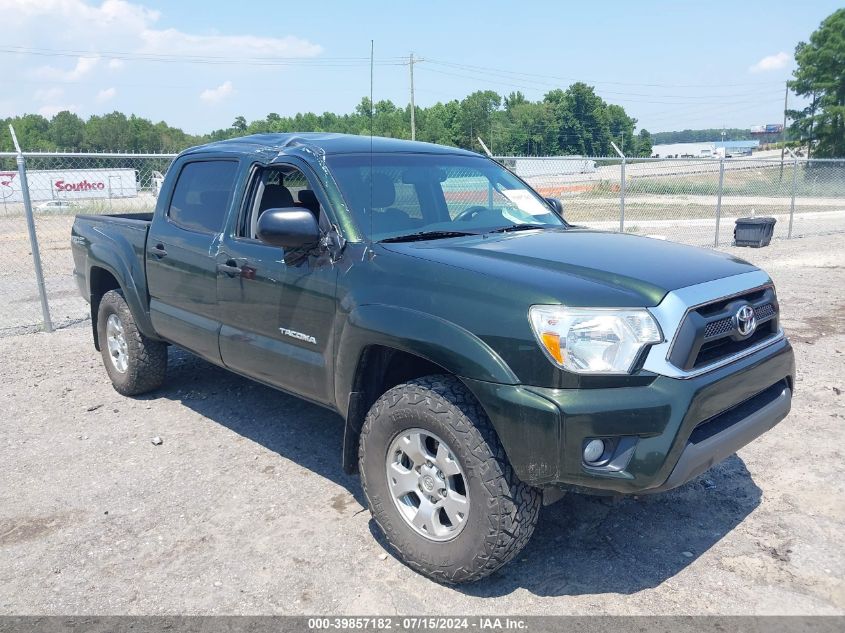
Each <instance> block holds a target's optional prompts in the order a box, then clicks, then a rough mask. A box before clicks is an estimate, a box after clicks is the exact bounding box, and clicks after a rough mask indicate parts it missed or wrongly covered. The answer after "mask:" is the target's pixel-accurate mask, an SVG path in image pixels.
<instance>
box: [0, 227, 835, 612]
mask: <svg viewBox="0 0 845 633" xmlns="http://www.w3.org/2000/svg"><path fill="white" fill-rule="evenodd" d="M842 243H843V241H842V236H841V235H840V236H827V237H812V238H805V239H799V240H792V241H789V242H786V241H780V242H776V243H774V244H773V245H772V246H771V247H769V248H766V249H761V250H750V249H731V251H732V252H734V253H735V254H736V255H738V256H740V257H744V258H748V259H750V260H752V261H754V262H755V263H758V264H760V265H761V266H763V267H764V268H765V269H766V270H768V271H769V272H770V274H771V275H772V277H773V278H774V279H775V281H776V283H777V285H778V289H779V296H780V301H781V306H782V310H783V325H784V327H785V328H786V330H787V333H788V334H789V336H790V338H791V340H792V343H793V345H794V347H795V351H796V355H797V362H798V381H797V388H796V393H795V400H794V403H793V410H792V413H791V414H790V416H789V417H788V418H787V419H786V420H785V421H784V422H782V423H781V424H780V425H779V426H777V427H776V428H775V429H773V430H772V431H770V432H769V433H767V434H766V435H764V436H763V437H762V438H760V439H759V440H757V441H756V442H754V443H752V444H751V445H749V446H748V447H746V448H744V449H743V450H741V451H740V452H739V454H738V455H736V456H733V457H731V458H729V459H728V460H727V461H725V462H724V463H723V464H721V465H719V466H717V467H716V468H714V469H713V470H711V471H710V472H708V473H706V474H705V475H703V476H702V477H701V478H699V479H698V480H696V481H694V482H691V483H690V484H687V485H686V486H684V487H682V488H680V489H678V490H675V491H673V492H670V493H666V494H663V495H657V496H651V497H645V498H639V499H637V498H625V499H621V500H606V499H597V498H592V497H586V496H578V495H570V496H568V497H566V498H565V499H564V500H563V501H561V502H560V503H558V504H556V505H553V506H550V507H547V508H544V509H543V512H542V514H541V517H540V524H539V526H538V529H537V532H536V533H535V536H534V538H533V540H532V541H531V543H530V544H529V546H528V548H527V549H526V550H525V551H524V552H523V553H522V555H521V556H520V557H519V558H518V559H517V560H515V561H514V562H513V563H511V564H510V565H509V566H508V567H506V568H505V569H503V570H501V571H500V572H498V573H497V574H495V575H494V576H492V577H490V578H488V579H486V580H484V581H481V582H479V583H476V584H473V585H469V586H463V587H445V586H441V585H437V584H435V583H432V582H430V581H429V580H427V579H425V578H423V577H421V576H419V575H417V574H415V573H413V572H411V571H410V570H409V569H407V568H406V567H404V566H403V565H401V564H400V563H399V562H398V561H397V560H395V559H394V558H393V557H392V556H391V555H390V554H389V553H388V552H387V551H386V550H385V549H384V547H383V543H382V541H381V540H380V539H379V537H377V536H374V534H373V524H372V522H371V521H370V518H369V514H368V512H366V511H365V510H364V508H363V507H362V505H361V504H362V501H363V495H362V492H361V489H360V484H359V480H358V478H357V477H351V476H347V475H344V474H343V472H342V471H341V468H340V444H341V434H342V425H341V420H340V419H339V418H338V417H336V416H334V415H332V414H330V413H328V412H326V411H324V410H322V409H319V408H317V407H315V406H312V405H310V404H307V403H305V402H302V401H300V400H297V399H294V398H291V397H288V396H285V395H283V394H281V393H278V392H275V391H273V390H270V389H268V388H265V387H262V386H259V385H257V384H253V383H251V382H249V381H248V380H245V379H243V378H239V377H236V376H233V375H230V374H227V373H226V372H224V371H222V370H220V369H217V368H214V367H211V366H209V365H207V364H206V363H204V362H202V361H199V360H197V359H195V358H193V357H192V356H190V355H188V354H186V353H183V352H178V351H175V350H174V351H171V359H170V360H171V369H170V371H169V378H168V382H167V386H166V387H165V388H164V389H162V390H160V391H159V392H157V393H155V394H152V395H150V396H148V397H144V398H140V399H135V400H133V399H128V398H124V397H121V396H119V395H118V394H117V393H116V392H115V391H114V390H113V389H112V388H111V386H110V384H109V381H108V379H107V377H106V374H105V372H104V370H103V369H102V367H101V360H100V357H99V355H98V354H97V352H95V350H94V348H93V346H92V345H91V341H90V331H89V328H88V327H87V325H85V324H83V325H78V326H75V327H71V328H67V329H64V330H60V331H58V332H56V333H54V334H27V335H20V336H8V337H4V338H0V357H2V358H3V359H4V362H3V364H2V366H0V402H2V403H3V404H2V406H3V413H2V420H3V422H2V429H3V438H2V439H0V464H2V466H0V613H2V614H177V613H182V614H302V613H308V614H312V613H322V614H329V613H333V614H334V613H343V614H421V613H428V614H467V615H470V614H505V613H507V614H522V615H527V614H598V613H607V614H703V613H720V614H740V613H754V614H844V613H845V539H843V535H845V477H843V476H842V473H843V466H845V460H843V446H845V425H844V424H843V420H845V407H843V402H845V395H843V394H842V391H845V362H843V360H845V290H843V288H845V254H843V249H842ZM155 436H160V437H161V438H162V440H163V443H162V444H161V445H154V444H153V443H152V442H151V438H153V437H155Z"/></svg>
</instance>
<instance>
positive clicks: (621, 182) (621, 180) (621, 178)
mask: <svg viewBox="0 0 845 633" xmlns="http://www.w3.org/2000/svg"><path fill="white" fill-rule="evenodd" d="M610 144H611V145H612V146H613V149H615V150H616V153H617V154H619V156H620V157H621V158H622V164H621V165H620V168H619V169H620V174H619V232H620V233H624V232H625V154H623V153H622V150H620V149H619V148H618V147H616V143H614V142H613V141H611V142H610Z"/></svg>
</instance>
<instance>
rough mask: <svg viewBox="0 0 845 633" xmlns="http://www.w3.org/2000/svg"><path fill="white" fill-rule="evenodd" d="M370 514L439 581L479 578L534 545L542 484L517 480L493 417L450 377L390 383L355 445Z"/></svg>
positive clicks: (399, 550)
mask: <svg viewBox="0 0 845 633" xmlns="http://www.w3.org/2000/svg"><path fill="white" fill-rule="evenodd" d="M359 465H360V471H361V478H362V483H363V487H364V492H365V494H366V496H367V500H368V502H369V505H370V511H371V513H372V516H373V519H374V520H375V522H376V523H377V524H378V526H379V527H380V528H381V530H382V532H383V533H384V535H385V537H386V538H387V541H388V542H389V544H390V546H391V547H392V548H393V549H394V551H395V552H396V554H397V555H398V557H399V558H400V559H401V560H402V561H403V562H404V563H405V564H407V565H408V566H410V567H411V568H413V569H415V570H416V571H418V572H420V573H422V574H424V575H426V576H428V577H430V578H432V579H434V580H437V581H439V582H447V583H458V582H468V581H474V580H479V579H481V578H483V577H485V576H487V575H489V574H491V573H493V572H494V571H495V570H497V569H498V568H499V567H501V566H502V565H504V564H505V563H507V562H508V561H510V560H511V559H512V558H513V557H514V556H516V555H517V554H518V553H519V552H520V551H521V550H522V548H523V547H525V545H526V544H527V543H528V540H529V539H530V538H531V534H532V533H533V532H534V526H535V524H536V522H537V516H538V513H539V510H540V503H541V497H540V493H539V491H538V490H537V489H536V488H533V487H531V486H528V485H526V484H524V483H522V482H521V481H519V479H518V478H517V477H516V475H515V474H514V472H513V469H512V468H511V466H510V464H509V463H508V460H507V457H506V456H505V453H504V449H503V448H502V446H501V444H500V442H499V439H498V437H497V436H496V433H495V431H494V430H493V428H492V426H491V424H490V421H489V419H488V418H487V415H486V414H485V413H484V411H483V409H481V407H480V406H479V405H478V403H477V402H476V400H475V399H474V397H473V396H472V394H471V393H470V392H469V391H468V390H467V389H466V387H464V385H463V384H462V383H461V382H460V381H459V380H458V379H457V378H454V377H452V376H433V377H427V378H421V379H418V380H413V381H410V382H408V383H405V384H402V385H398V386H396V387H394V388H393V389H390V390H389V391H388V392H387V393H385V394H384V395H383V396H382V397H381V398H379V400H378V401H377V402H376V403H375V404H374V405H373V407H372V409H371V410H370V412H369V413H368V415H367V419H366V421H365V422H364V427H363V429H362V432H361V444H360V449H359Z"/></svg>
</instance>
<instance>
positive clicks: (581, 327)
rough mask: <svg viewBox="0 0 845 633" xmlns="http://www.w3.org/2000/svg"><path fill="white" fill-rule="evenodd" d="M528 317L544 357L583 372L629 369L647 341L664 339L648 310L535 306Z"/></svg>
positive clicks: (560, 365) (567, 368)
mask: <svg viewBox="0 0 845 633" xmlns="http://www.w3.org/2000/svg"><path fill="white" fill-rule="evenodd" d="M528 317H529V320H530V321H531V328H532V329H533V330H534V336H536V337H537V341H538V342H539V343H540V347H542V348H543V351H544V352H545V353H546V356H548V357H549V359H550V360H551V361H552V362H553V363H554V364H555V365H557V366H558V367H560V368H561V369H566V370H568V371H572V372H576V373H579V374H624V373H628V372H630V371H631V369H632V368H633V366H634V363H635V362H636V360H637V356H639V354H640V352H641V351H642V349H643V348H644V347H645V346H646V345H651V344H654V343H660V342H661V341H662V340H663V335H662V334H661V332H660V327H659V326H658V325H657V321H655V320H654V317H652V316H651V314H650V313H649V311H648V310H645V309H637V308H633V309H631V308H625V309H616V308H567V307H565V306H531V309H530V310H529V311H528Z"/></svg>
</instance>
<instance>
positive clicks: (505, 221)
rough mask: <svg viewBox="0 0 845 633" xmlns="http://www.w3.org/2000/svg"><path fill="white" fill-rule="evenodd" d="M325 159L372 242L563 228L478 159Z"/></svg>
mask: <svg viewBox="0 0 845 633" xmlns="http://www.w3.org/2000/svg"><path fill="white" fill-rule="evenodd" d="M326 161H327V163H328V165H329V168H330V169H331V172H332V175H333V176H334V178H335V181H336V182H337V184H338V186H339V187H340V190H341V193H342V194H343V196H344V198H345V199H346V204H347V206H348V207H349V209H350V210H351V211H352V214H353V215H354V216H355V222H356V223H357V224H358V226H359V227H360V230H361V233H362V234H364V235H371V237H372V239H373V240H374V241H379V240H384V239H389V238H396V237H400V236H405V235H413V234H417V233H424V234H427V233H432V236H431V237H432V239H433V238H438V237H452V236H454V235H456V234H457V235H460V234H467V233H469V234H476V233H486V232H489V231H493V230H496V229H503V228H509V227H513V226H518V225H540V226H564V223H563V220H562V219H561V218H560V217H559V216H558V215H556V214H555V213H554V212H553V211H552V210H551V209H550V208H549V206H548V204H547V203H546V202H545V201H544V200H543V199H542V198H541V197H539V196H538V195H537V194H536V193H535V192H534V191H533V190H532V189H530V188H529V187H528V186H526V185H525V184H524V183H523V182H521V181H520V180H519V179H518V178H517V177H516V176H514V175H513V174H511V173H510V172H509V171H508V170H506V169H504V168H503V167H502V166H501V165H499V164H498V163H496V162H494V161H492V160H489V159H487V158H483V157H480V156H459V155H450V154H373V155H372V156H370V154H341V155H335V156H328V157H326ZM371 227H372V228H371Z"/></svg>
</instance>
